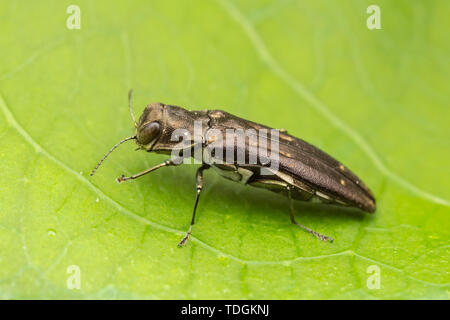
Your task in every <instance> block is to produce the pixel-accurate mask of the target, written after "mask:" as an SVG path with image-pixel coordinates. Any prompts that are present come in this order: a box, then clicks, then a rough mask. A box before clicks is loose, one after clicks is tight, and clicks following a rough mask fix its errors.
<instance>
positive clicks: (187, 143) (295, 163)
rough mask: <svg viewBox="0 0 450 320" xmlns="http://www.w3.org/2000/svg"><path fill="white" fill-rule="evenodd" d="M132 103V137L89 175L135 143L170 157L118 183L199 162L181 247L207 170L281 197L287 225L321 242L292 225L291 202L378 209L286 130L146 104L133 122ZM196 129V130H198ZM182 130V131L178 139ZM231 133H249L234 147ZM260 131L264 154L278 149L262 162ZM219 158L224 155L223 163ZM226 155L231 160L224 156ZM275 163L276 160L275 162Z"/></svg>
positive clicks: (331, 162) (345, 172)
mask: <svg viewBox="0 0 450 320" xmlns="http://www.w3.org/2000/svg"><path fill="white" fill-rule="evenodd" d="M131 100H132V90H130V91H129V93H128V105H129V111H130V115H131V118H132V120H133V122H134V126H135V133H134V135H133V136H130V137H128V138H125V139H123V140H121V141H120V142H119V143H117V144H116V145H115V146H114V147H113V148H111V149H110V150H109V151H108V152H107V153H106V155H105V156H104V157H103V158H102V159H101V160H100V161H99V163H98V164H97V165H96V167H95V168H94V169H93V170H92V172H91V176H92V175H94V173H95V172H96V170H97V169H98V168H99V166H100V165H101V164H102V162H103V161H104V160H105V159H106V158H107V157H108V156H109V154H110V153H111V152H112V151H113V150H114V149H116V148H117V147H118V146H119V145H121V144H122V143H124V142H126V141H129V140H134V141H135V142H136V144H137V145H138V148H137V149H136V150H145V151H147V152H156V153H161V154H170V155H172V157H171V158H169V159H168V160H166V161H164V162H163V163H161V164H158V165H156V166H154V167H152V168H149V169H147V170H145V171H142V172H140V173H137V174H135V175H132V176H129V177H125V176H124V175H122V176H120V177H118V178H117V181H118V182H119V183H121V182H124V181H127V180H134V179H137V178H139V177H142V176H143V175H146V174H148V173H150V172H153V171H155V170H157V169H160V168H162V167H167V166H177V165H180V164H182V163H183V162H186V161H185V160H186V158H193V159H198V160H199V163H201V166H200V167H199V168H198V169H197V173H196V190H197V192H196V197H195V201H194V208H193V212H192V218H191V223H190V226H189V229H188V231H187V232H186V234H185V236H184V237H183V238H182V239H181V241H180V242H179V244H178V245H179V246H184V245H185V244H186V243H187V240H188V239H189V235H190V234H191V231H192V226H193V225H194V223H195V214H196V211H197V205H198V201H199V198H200V194H201V191H202V189H203V172H204V171H205V170H207V169H209V168H213V169H214V170H215V171H216V172H217V173H219V174H220V175H221V176H223V177H224V178H227V179H231V180H233V181H235V182H240V183H242V184H244V185H250V186H255V187H260V188H265V189H268V190H270V191H273V192H277V193H281V194H283V195H285V196H286V197H287V198H288V199H289V214H290V219H291V222H292V223H293V224H296V225H297V226H299V227H301V228H302V229H304V230H306V231H307V232H309V233H311V234H312V235H314V236H316V237H317V238H319V239H320V240H323V241H330V242H332V241H333V238H331V237H328V236H325V235H322V234H320V233H318V232H316V231H314V230H312V229H310V228H308V227H306V226H304V225H302V224H300V223H298V222H297V221H296V220H295V217H294V206H293V200H294V199H296V200H301V201H311V202H322V203H328V204H333V205H341V206H350V207H356V208H358V209H360V210H362V211H366V212H369V213H374V212H375V210H376V202H375V197H374V195H373V193H372V192H371V191H370V190H369V188H368V187H367V186H366V185H365V184H364V183H363V182H362V181H361V179H359V178H358V177H357V176H356V175H355V174H354V173H353V172H352V171H350V170H349V169H348V168H347V167H346V166H344V165H343V164H342V163H341V162H339V161H337V160H336V159H334V158H332V157H331V156H329V155H328V154H326V153H325V152H323V151H321V150H320V149H318V148H316V147H315V146H313V145H311V144H309V143H307V142H306V141H304V140H301V139H299V138H296V137H294V136H292V135H290V134H288V133H287V131H286V130H275V129H272V128H270V127H267V126H264V125H261V124H258V123H255V122H252V121H248V120H245V119H242V118H239V117H237V116H234V115H232V114H230V113H227V112H225V111H222V110H207V109H206V110H201V111H188V110H186V109H184V108H182V107H178V106H172V105H166V104H163V103H159V102H158V103H151V104H149V105H148V106H147V107H146V108H145V109H144V111H143V113H142V115H141V116H140V118H139V121H136V118H135V116H134V114H133V111H132V102H131ZM198 125H199V127H200V130H197V129H198ZM196 126H197V127H196ZM181 129H182V130H184V131H183V132H182V133H181V134H180V132H179V130H181ZM230 130H231V131H232V130H240V132H242V131H245V132H251V134H249V136H244V139H243V140H242V139H241V140H240V143H235V142H236V139H235V137H236V136H235V137H233V139H232V140H233V141H232V142H233V143H232V144H226V143H225V144H224V141H225V140H226V141H228V140H227V138H226V137H229V136H230V133H229V132H230ZM252 130H253V131H252ZM258 130H259V131H261V132H262V131H264V132H267V131H269V130H270V131H271V135H270V136H269V137H268V141H269V142H270V143H271V147H269V148H267V146H266V149H267V150H270V151H273V150H275V149H276V151H277V152H275V153H274V152H271V156H267V152H266V153H265V155H266V156H265V158H264V157H260V155H261V152H259V151H260V149H259V147H260V144H261V141H263V140H261V139H260V138H261V135H259V136H258V137H257V139H252V136H251V135H252V134H254V132H255V131H258ZM180 136H181V137H182V138H183V137H184V138H185V139H184V141H183V143H182V144H180V141H179V140H180V139H179V138H180ZM174 137H175V138H174ZM253 138H255V137H253ZM238 140H239V139H238ZM266 142H267V141H266ZM272 145H274V146H276V147H277V148H274V147H273V146H272ZM198 150H200V151H201V152H200V155H201V156H203V155H205V154H208V153H206V152H205V151H206V150H208V151H209V157H200V158H199V157H198V156H196V154H195V153H196V152H197V151H198ZM267 150H265V151H267ZM185 151H189V152H187V156H186V155H185V154H184V153H183V152H185ZM192 151H193V152H194V155H192ZM214 151H219V153H221V154H222V157H221V158H220V157H216V156H215V154H214ZM180 153H181V155H180ZM223 153H227V158H226V159H225V160H224V159H223ZM258 153H259V154H258ZM229 154H231V155H232V157H228V155H229ZM174 155H175V156H174ZM197 155H198V154H197ZM239 155H241V160H242V159H244V160H245V161H238V158H239ZM272 155H273V156H272ZM250 158H253V162H251V161H249V159H250ZM255 159H256V161H255ZM274 159H276V161H273V160H274ZM268 160H272V163H271V165H272V164H273V163H274V162H276V169H273V168H272V167H271V166H269V165H268V163H269V162H270V161H268Z"/></svg>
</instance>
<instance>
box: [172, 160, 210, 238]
mask: <svg viewBox="0 0 450 320" xmlns="http://www.w3.org/2000/svg"><path fill="white" fill-rule="evenodd" d="M208 168H209V165H207V164H204V165H202V166H201V167H200V168H198V170H197V175H196V180H197V195H196V196H195V202H194V210H193V212H192V219H191V225H190V226H189V229H188V231H187V232H186V235H185V236H184V237H183V239H181V241H180V243H178V246H179V247H182V246H184V245H185V244H186V242H187V241H188V239H189V235H190V234H191V230H192V226H193V225H194V223H195V212H196V211H197V204H198V199H199V198H200V193H201V192H202V189H203V171H204V170H206V169H208Z"/></svg>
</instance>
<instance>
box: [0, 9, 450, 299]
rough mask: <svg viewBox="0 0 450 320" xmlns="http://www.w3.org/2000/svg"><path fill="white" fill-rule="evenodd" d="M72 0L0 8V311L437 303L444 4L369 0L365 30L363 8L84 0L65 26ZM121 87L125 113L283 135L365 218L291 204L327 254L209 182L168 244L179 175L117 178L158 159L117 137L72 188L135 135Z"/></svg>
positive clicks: (444, 196) (444, 147) (183, 185)
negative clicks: (184, 110)
mask: <svg viewBox="0 0 450 320" xmlns="http://www.w3.org/2000/svg"><path fill="white" fill-rule="evenodd" d="M70 4H72V2H71V1H3V2H1V4H0V29H1V30H2V37H0V61H1V62H2V63H1V64H0V111H1V112H0V137H1V139H0V164H1V172H0V175H1V181H2V183H1V186H0V199H1V200H0V251H1V255H0V297H1V298H14V299H17V298H163V299H167V298H175V299H176V298H193V299H196V298H199V299H200V298H233V299H247V298H249V299H261V298H262V299H299V298H301V299H303V298H319V299H330V298H344V299H347V298H363V299H365V298H378V299H387V298H440V299H448V298H449V294H448V293H449V281H450V276H449V267H448V265H449V230H450V228H449V227H450V226H449V221H450V219H449V213H450V210H449V206H450V202H449V199H450V188H449V187H450V186H449V179H448V178H449V173H450V172H449V166H448V164H449V162H450V145H449V141H450V130H449V126H448V120H449V116H450V114H449V109H448V105H449V102H450V99H449V97H450V87H449V86H448V75H449V74H450V63H449V62H450V59H449V56H450V43H449V42H448V34H447V33H448V32H447V31H448V30H449V22H448V16H447V15H446V12H448V11H449V9H450V7H449V2H448V1H444V0H442V1H414V2H411V1H378V5H379V6H380V8H381V25H382V29H381V30H368V29H367V27H366V19H367V17H368V14H367V13H366V8H367V6H368V5H369V4H372V2H370V1H349V0H345V1H339V2H334V1H291V0H281V1H269V0H266V1H256V0H255V1H250V0H248V1H230V0H217V1H206V0H197V1H121V2H120V3H115V2H114V3H111V2H110V1H95V2H94V1H87V0H85V1H77V4H78V5H79V6H80V9H81V29H79V30H77V29H74V30H69V29H67V28H66V19H67V18H68V17H69V14H67V13H66V9H67V7H68V6H69V5H70ZM130 88H133V89H134V91H135V97H134V101H133V103H134V109H135V112H136V113H139V112H140V111H141V110H142V109H143V108H144V107H145V106H146V105H147V104H149V103H150V102H154V101H162V102H166V103H170V104H174V105H181V106H186V107H189V108H192V109H204V108H222V109H224V110H226V111H228V112H231V113H233V114H236V115H238V116H241V117H243V118H246V119H251V120H253V121H257V122H260V123H264V124H267V125H270V126H272V127H275V128H285V129H287V130H288V131H289V132H290V133H291V134H294V135H296V136H298V137H301V138H303V139H305V140H307V141H309V142H311V143H313V144H314V145H317V146H318V147H320V148H321V149H323V150H325V151H326V152H328V153H329V154H331V155H333V156H334V157H336V158H337V159H339V160H340V161H342V162H343V163H345V164H346V165H347V166H348V167H349V168H351V169H352V170H353V171H355V172H356V173H357V174H358V175H359V176H360V177H361V178H362V179H363V180H364V181H365V182H366V183H367V184H368V185H369V186H370V188H371V189H372V190H373V191H374V193H375V195H376V198H377V205H378V208H377V212H376V213H375V214H374V215H368V214H364V213H360V212H355V211H352V210H346V209H341V208H336V207H331V206H330V207H328V206H325V205H313V204H305V203H301V202H296V204H295V206H296V218H297V220H298V221H299V222H301V223H303V224H305V225H307V226H309V227H311V228H313V229H314V230H316V231H318V232H321V233H323V234H326V235H329V236H331V237H333V238H334V239H335V242H334V243H332V244H330V243H324V242H321V241H319V240H317V239H315V238H314V237H312V236H311V235H309V234H307V233H305V232H304V231H302V230H301V229H299V228H298V227H296V226H294V225H292V224H291V223H290V221H289V215H288V202H287V199H285V198H283V197H281V196H279V195H277V194H272V193H270V192H267V191H265V190H258V189H252V188H251V187H245V186H242V185H237V184H234V183H232V182H231V181H225V180H223V179H221V178H219V177H217V175H216V174H215V173H214V172H212V171H211V172H210V171H208V172H207V173H206V174H205V190H204V194H202V198H201V200H200V204H199V209H198V218H197V221H196V224H195V226H194V228H193V236H192V238H191V239H190V241H189V243H188V244H187V246H186V247H184V248H181V249H180V248H177V243H178V241H179V240H180V239H181V237H182V236H183V235H184V232H185V231H186V230H187V228H188V226H189V222H190V217H191V211H192V206H193V202H194V197H195V179H194V175H195V170H196V166H193V165H186V166H183V167H172V168H163V169H161V170H158V171H156V172H154V173H152V174H150V175H148V176H145V177H143V178H140V179H138V180H136V181H133V182H129V183H123V184H120V185H119V184H117V183H116V182H115V181H114V179H115V178H116V177H117V176H119V175H120V174H122V173H124V174H132V173H137V172H140V171H142V170H143V169H146V168H148V167H150V166H152V165H155V164H157V163H160V162H161V161H163V160H164V159H165V157H164V156H161V155H154V154H147V153H144V152H133V149H134V146H133V144H132V143H129V144H124V145H123V146H121V147H120V149H119V150H117V151H115V152H114V153H113V154H112V155H111V156H110V158H109V159H108V160H107V161H106V162H105V163H104V165H103V166H102V167H101V168H100V169H99V171H98V172H97V174H96V175H95V176H94V177H92V178H91V177H89V175H88V173H89V172H90V170H91V169H92V168H93V167H94V166H95V164H96V163H97V161H98V160H99V159H100V158H101V157H102V156H103V154H104V153H105V152H106V151H107V150H108V149H109V148H110V147H111V146H112V145H114V144H115V143H116V142H117V141H119V140H120V139H122V138H124V137H127V136H129V135H130V134H132V132H133V125H132V122H131V119H130V116H129V114H128V110H127V92H128V90H129V89H130ZM71 266H76V267H78V268H79V271H80V283H81V288H80V289H76V288H72V289H71V286H70V285H69V286H68V285H67V283H68V282H69V284H70V283H73V282H70V281H72V280H73V279H74V278H73V276H74V275H75V274H74V273H73V272H72V271H73V269H71ZM370 266H377V267H378V268H379V271H380V274H379V276H380V277H379V280H380V288H379V289H373V287H371V286H370V284H371V283H372V282H371V281H372V280H373V279H374V278H373V277H374V276H376V274H372V273H371V272H372V271H371V270H372V269H371V268H369V267H370ZM76 267H75V268H76ZM377 267H375V269H376V268H377ZM72 268H73V267H72ZM372 268H374V267H372ZM368 283H369V286H368ZM371 288H372V289H371Z"/></svg>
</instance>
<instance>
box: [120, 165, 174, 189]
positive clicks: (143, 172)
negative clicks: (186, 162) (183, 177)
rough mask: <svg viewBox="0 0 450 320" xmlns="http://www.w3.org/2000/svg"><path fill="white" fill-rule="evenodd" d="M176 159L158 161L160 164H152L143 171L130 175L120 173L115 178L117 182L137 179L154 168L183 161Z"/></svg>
mask: <svg viewBox="0 0 450 320" xmlns="http://www.w3.org/2000/svg"><path fill="white" fill-rule="evenodd" d="M177 160H178V161H174V160H172V159H169V160H166V161H164V162H163V163H160V164H158V165H156V166H154V167H152V168H150V169H147V170H145V171H142V172H139V173H136V174H134V175H132V176H129V177H125V176H124V175H121V176H120V177H117V179H116V180H117V182H119V183H121V182H124V181H127V180H132V179H137V178H139V177H142V176H143V175H146V174H147V173H150V172H152V171H155V170H157V169H159V168H162V167H168V166H178V165H180V164H182V163H183V162H182V161H179V160H180V159H177Z"/></svg>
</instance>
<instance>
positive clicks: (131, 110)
mask: <svg viewBox="0 0 450 320" xmlns="http://www.w3.org/2000/svg"><path fill="white" fill-rule="evenodd" d="M132 95H133V89H130V91H128V107H129V108H130V115H131V119H133V122H134V127H135V128H137V122H136V117H135V116H134V113H133V107H132V106H131V96H132Z"/></svg>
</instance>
